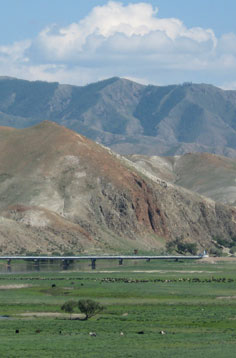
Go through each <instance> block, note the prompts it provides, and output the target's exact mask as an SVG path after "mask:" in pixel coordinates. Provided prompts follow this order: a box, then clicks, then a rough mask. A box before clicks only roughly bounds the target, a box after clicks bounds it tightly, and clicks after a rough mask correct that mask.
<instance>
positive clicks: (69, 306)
mask: <svg viewBox="0 0 236 358" xmlns="http://www.w3.org/2000/svg"><path fill="white" fill-rule="evenodd" d="M76 306H77V303H76V302H75V301H73V300H70V301H67V302H65V303H63V305H62V306H61V309H62V310H63V311H65V312H66V313H70V319H71V314H72V313H73V312H74V309H75V307H76Z"/></svg>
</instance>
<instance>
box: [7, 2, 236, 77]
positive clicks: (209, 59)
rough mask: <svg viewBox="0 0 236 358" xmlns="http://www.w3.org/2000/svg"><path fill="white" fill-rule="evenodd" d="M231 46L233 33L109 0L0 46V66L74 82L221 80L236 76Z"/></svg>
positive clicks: (235, 54)
mask: <svg viewBox="0 0 236 358" xmlns="http://www.w3.org/2000/svg"><path fill="white" fill-rule="evenodd" d="M235 49H236V35H235V34H233V33H232V34H225V35H223V36H222V37H221V38H220V39H217V38H216V36H215V34H214V32H213V30H211V29H203V28H201V27H194V28H187V27H186V26H185V25H184V24H183V22H182V21H181V20H179V19H175V18H160V17H159V16H158V9H157V8H153V7H152V6H151V5H150V4H148V3H146V2H145V3H136V4H128V5H124V4H123V3H121V2H117V1H109V2H108V3H107V4H106V5H104V6H97V7H95V8H93V10H92V11H91V12H90V13H89V14H88V16H87V17H85V18H84V19H82V20H81V21H79V22H78V23H73V24H70V25H69V26H67V27H63V28H58V26H57V25H56V24H54V25H50V26H48V27H46V28H45V29H43V30H42V31H41V32H40V33H39V34H38V36H37V37H36V38H35V39H31V40H28V41H24V42H21V43H15V44H13V45H10V46H0V71H1V72H2V73H3V74H7V75H13V76H19V77H24V78H27V79H42V80H48V81H60V82H63V83H73V84H85V83H88V82H91V81H97V80H100V79H103V78H106V77H110V76H121V77H124V76H125V77H129V78H142V79H143V80H142V82H149V83H171V82H174V81H176V80H178V81H181V82H183V81H196V80H197V81H202V82H205V80H204V78H207V80H208V81H209V79H210V80H211V78H212V82H213V83H217V82H218V84H219V82H220V81H222V78H223V76H225V77H227V76H228V77H229V79H230V82H233V81H234V79H232V71H233V72H236V50H235ZM227 71H228V72H227ZM229 72H230V73H229ZM206 74H207V75H206ZM180 76H182V77H181V78H180ZM217 76H218V77H217ZM220 76H221V77H220ZM235 77H236V73H235ZM214 78H215V80H214ZM217 78H218V80H217ZM235 80H236V78H235ZM223 82H224V83H226V82H227V83H228V79H227V78H225V79H224V81H223ZM223 82H222V83H223Z"/></svg>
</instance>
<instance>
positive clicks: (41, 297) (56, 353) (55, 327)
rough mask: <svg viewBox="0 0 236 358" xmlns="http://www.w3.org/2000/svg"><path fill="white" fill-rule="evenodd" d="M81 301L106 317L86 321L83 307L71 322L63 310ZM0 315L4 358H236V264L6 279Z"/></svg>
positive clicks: (140, 265)
mask: <svg viewBox="0 0 236 358" xmlns="http://www.w3.org/2000/svg"><path fill="white" fill-rule="evenodd" d="M82 298H85V299H87V298H89V299H92V300H95V301H97V302H100V303H101V304H102V305H103V306H104V310H103V312H101V313H100V314H98V315H96V316H94V317H92V318H90V319H89V320H87V321H82V320H79V319H78V315H79V310H78V309H76V310H75V313H74V314H73V315H72V319H70V316H69V314H65V313H64V312H63V311H62V310H61V306H62V304H63V303H64V302H66V301H68V300H75V301H78V300H79V299H82ZM0 316H1V319H0V357H4V358H5V357H7V358H8V357H12V358H13V357H14V358H16V357H22V358H23V357H30V358H32V357H83V358H101V357H102V358H108V357H109V358H110V357H117V358H118V357H125V358H126V357H134V358H141V357H142V358H147V357H151V356H152V357H163V358H165V357H168V358H169V357H176V358H178V357H179V358H180V357H181V358H182V357H188V358H194V357H204V358H208V357H214V358H217V357H221V358H222V357H227V358H231V357H232V358H233V357H235V352H236V260H234V261H233V260H232V261H217V262H214V263H211V262H208V261H196V262H194V261H191V262H186V261H183V262H171V261H169V262H168V261H155V262H154V261H153V262H149V263H147V262H136V263H130V262H126V263H125V264H124V265H123V266H118V264H117V263H114V265H113V266H112V267H107V268H106V269H100V268H99V266H98V267H97V270H93V271H92V270H90V269H88V270H87V271H73V270H67V271H58V272H30V273H8V274H7V273H2V274H0ZM161 331H163V332H162V333H164V334H161V333H160V332H161ZM16 332H18V333H16ZM89 332H96V337H93V336H90V335H89ZM121 332H122V333H121Z"/></svg>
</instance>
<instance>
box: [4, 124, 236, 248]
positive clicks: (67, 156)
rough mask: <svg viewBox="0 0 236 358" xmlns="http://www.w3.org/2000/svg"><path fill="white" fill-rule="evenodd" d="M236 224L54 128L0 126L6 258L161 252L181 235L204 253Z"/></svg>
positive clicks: (221, 209)
mask: <svg viewBox="0 0 236 358" xmlns="http://www.w3.org/2000/svg"><path fill="white" fill-rule="evenodd" d="M235 219H236V212H235V210H234V209H233V208H230V207H227V206H224V205H222V204H216V203H215V202H214V201H212V200H209V199H206V198H204V197H201V196H199V195H197V194H193V193H192V192H190V191H188V190H186V189H183V188H179V187H176V186H174V185H172V184H169V183H167V182H166V181H164V180H161V179H158V178H157V177H155V176H154V175H151V174H147V173H145V172H139V171H138V170H136V169H135V167H134V165H133V163H132V162H131V161H129V160H127V159H126V158H123V157H121V156H119V155H116V154H114V153H112V152H110V150H108V149H107V148H104V147H102V146H101V145H99V144H96V143H94V142H92V141H90V140H88V139H86V138H85V137H83V136H81V135H79V134H77V133H75V132H72V131H71V130H68V129H66V128H64V127H61V126H59V125H57V124H55V123H51V122H47V121H46V122H43V123H41V124H39V125H36V126H35V127H32V128H27V129H24V130H17V129H11V128H5V127H1V128H0V250H2V253H16V252H18V253H20V252H21V253H22V252H38V253H52V252H61V253H65V252H74V253H79V252H85V253H88V252H89V253H95V252H102V253H108V252H118V251H119V252H131V251H132V250H133V249H134V248H138V249H140V250H143V251H151V250H152V251H154V252H155V251H158V250H160V248H162V247H164V245H165V243H166V242H167V241H168V240H171V239H174V238H176V237H183V238H185V239H186V240H189V241H191V242H197V243H198V245H199V249H201V248H207V247H209V246H210V245H211V240H212V238H213V237H214V236H222V237H223V238H226V239H229V238H230V237H232V236H235V234H236V224H235Z"/></svg>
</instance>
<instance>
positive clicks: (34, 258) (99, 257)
mask: <svg viewBox="0 0 236 358" xmlns="http://www.w3.org/2000/svg"><path fill="white" fill-rule="evenodd" d="M204 257H208V255H206V253H205V252H204V253H203V254H201V255H195V256H184V255H174V256H171V255H170V256H168V255H167V256H150V255H141V256H140V255H86V256H8V255H6V256H0V260H6V261H7V263H8V265H10V264H11V261H12V260H26V261H34V262H35V263H36V264H39V263H40V261H56V260H57V261H62V262H63V263H64V265H65V266H69V264H70V262H72V261H75V260H76V261H80V260H90V261H91V267H92V269H96V261H97V260H118V262H119V265H122V264H123V261H124V260H146V261H147V262H150V261H151V260H175V261H178V260H199V259H202V258H204Z"/></svg>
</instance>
